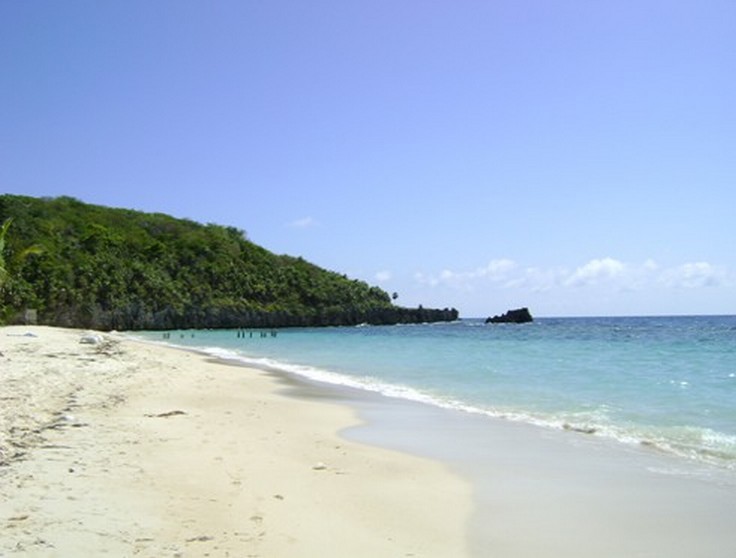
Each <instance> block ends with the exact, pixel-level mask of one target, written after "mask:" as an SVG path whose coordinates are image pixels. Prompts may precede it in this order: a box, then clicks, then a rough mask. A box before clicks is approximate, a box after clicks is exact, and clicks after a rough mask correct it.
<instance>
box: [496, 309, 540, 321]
mask: <svg viewBox="0 0 736 558" xmlns="http://www.w3.org/2000/svg"><path fill="white" fill-rule="evenodd" d="M533 321H534V318H532V315H531V313H530V312H529V308H517V309H516V310H509V311H508V312H506V313H505V314H501V315H500V316H493V317H492V318H487V319H486V323H487V324H525V323H528V322H533Z"/></svg>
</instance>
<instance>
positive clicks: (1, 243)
mask: <svg viewBox="0 0 736 558" xmlns="http://www.w3.org/2000/svg"><path fill="white" fill-rule="evenodd" d="M12 222H13V219H12V218H9V219H6V220H5V222H4V223H3V226H2V227H0V288H2V286H3V285H4V284H5V281H7V279H8V268H7V265H6V264H5V236H6V235H7V234H8V229H9V228H10V224H11V223H12Z"/></svg>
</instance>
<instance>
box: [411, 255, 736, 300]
mask: <svg viewBox="0 0 736 558" xmlns="http://www.w3.org/2000/svg"><path fill="white" fill-rule="evenodd" d="M414 280H415V281H416V283H418V284H420V285H423V286H429V287H438V286H445V287H449V288H452V289H457V290H462V291H474V290H476V289H479V288H488V287H489V286H493V287H495V288H501V289H526V290H530V291H533V292H545V291H549V290H552V289H585V288H589V287H596V286H605V287H606V288H608V289H612V290H617V291H630V290H644V289H647V288H659V289H661V288H663V287H664V288H668V289H699V288H708V287H725V286H732V285H736V278H735V277H734V276H733V274H732V273H731V271H730V270H728V269H726V268H725V267H723V266H718V265H714V264H711V263H708V262H704V261H700V262H687V263H683V264H679V265H675V266H671V267H661V266H660V265H659V264H657V262H656V261H654V260H653V259H648V260H646V261H644V262H643V263H641V264H632V263H627V262H623V261H621V260H618V259H615V258H611V257H603V258H594V259H591V260H589V261H587V262H585V263H583V264H582V265H579V266H578V267H576V268H574V269H569V268H566V267H564V266H558V267H548V268H541V267H534V266H527V267H524V266H522V265H520V264H519V263H517V262H515V261H513V260H510V259H507V258H503V259H496V260H491V261H490V262H489V263H488V264H487V265H485V266H482V267H479V268H476V269H474V270H470V271H464V270H460V271H454V270H450V269H444V270H442V271H441V272H439V273H437V274H427V273H424V272H417V273H415V275H414Z"/></svg>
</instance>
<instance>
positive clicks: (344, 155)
mask: <svg viewBox="0 0 736 558" xmlns="http://www.w3.org/2000/svg"><path fill="white" fill-rule="evenodd" d="M734 29H736V2H734V1H733V0H723V1H719V0H692V1H691V0H681V1H678V0H610V1H609V0H600V1H590V0H557V1H550V0H493V1H492V0H486V1H475V0H452V1H451V0H445V1H439V0H435V1H433V0H422V1H419V0H402V1H400V2H397V1H396V0H353V1H350V0H344V1H343V0H340V1H338V0H331V1H324V0H310V1H308V2H305V1H303V0H293V1H284V0H268V1H255V0H237V1H233V0H220V1H217V2H212V1H205V0H202V1H191V0H176V1H173V0H156V1H150V0H145V1H142V0H126V1H125V2H122V1H120V2H115V1H111V2H98V1H97V0H89V1H81V0H67V1H65V2H58V1H56V0H49V1H46V0H28V1H22V2H21V1H15V0H0V193H12V194H23V195H30V196H60V195H67V196H72V197H75V198H77V199H79V200H82V201H84V202H88V203H94V204H101V205H106V206H113V207H124V208H130V209H137V210H142V211H154V212H162V213H167V214H171V215H174V216H176V217H185V218H189V219H192V220H195V221H198V222H201V223H217V224H222V225H228V226H234V227H237V228H239V229H242V230H244V231H245V232H246V234H247V236H248V238H249V239H250V240H252V241H254V242H256V243H257V244H260V245H261V246H263V247H265V248H267V249H269V250H271V251H273V252H276V253H279V254H290V255H293V256H302V257H304V258H305V259H307V260H309V261H311V262H313V263H315V264H317V265H320V266H322V267H324V268H327V269H330V270H334V271H338V272H340V273H345V274H347V275H348V276H350V277H352V278H357V279H360V280H364V281H367V282H368V283H370V284H372V285H378V286H380V287H382V288H383V289H385V290H386V291H388V292H389V293H394V292H396V293H398V299H397V303H398V304H401V305H405V306H417V305H419V304H421V305H423V306H425V307H440V308H444V307H454V308H457V309H458V310H459V311H460V314H461V316H463V317H485V316H488V315H493V314H498V313H501V312H503V311H505V310H507V309H510V308H516V307H520V306H528V307H529V308H530V310H531V311H532V314H534V315H535V316H600V315H659V314H736V242H735V240H736V33H735V32H734Z"/></svg>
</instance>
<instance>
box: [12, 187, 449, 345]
mask: <svg viewBox="0 0 736 558" xmlns="http://www.w3.org/2000/svg"><path fill="white" fill-rule="evenodd" d="M8 218H12V220H13V221H12V227H11V228H10V229H9V230H8V231H6V232H7V234H6V239H5V244H6V246H5V249H6V252H7V253H6V254H5V255H6V256H7V257H6V258H5V260H4V261H5V262H6V263H7V265H6V267H7V270H6V271H7V274H6V281H5V284H4V286H3V287H0V288H1V289H2V290H1V292H0V308H3V309H4V313H5V317H6V319H8V320H10V321H18V320H20V319H21V316H22V310H23V309H25V308H34V309H37V311H38V321H39V323H44V324H51V325H62V326H71V327H87V328H97V329H119V330H131V329H175V328H205V327H279V326H302V325H304V326H312V325H353V324H358V323H363V322H367V323H372V324H392V323H401V322H422V321H440V320H453V319H457V311H455V310H447V309H445V310H431V309H422V308H419V309H408V308H400V307H396V306H394V305H393V304H392V302H391V297H389V295H388V294H387V293H386V292H384V291H383V290H381V289H380V288H378V287H372V286H369V285H368V284H366V283H364V282H362V281H357V280H351V279H348V278H347V277H345V276H344V275H340V274H338V273H334V272H331V271H326V270H324V269H321V268H319V267H317V266H315V265H313V264H310V263H309V262H306V261H305V260H303V259H302V258H294V257H291V256H279V255H275V254H273V253H271V252H269V251H267V250H265V249H264V248H261V247H259V246H257V245H256V244H254V243H252V242H250V241H249V240H247V239H246V238H245V235H244V233H243V232H242V231H240V230H238V229H235V228H232V227H224V226H220V225H212V224H209V225H202V224H199V223H195V222H193V221H189V220H186V219H176V218H173V217H170V216H167V215H163V214H159V213H155V214H151V213H143V212H139V211H132V210H126V209H112V208H107V207H100V206H95V205H89V204H85V203H82V202H80V201H78V200H75V199H73V198H69V197H60V198H54V199H49V198H43V199H38V198H31V197H25V196H14V195H2V196H0V224H1V223H3V222H4V221H5V220H6V219H8ZM30 246H35V247H38V248H40V249H38V250H34V255H32V256H30V257H28V258H13V254H21V253H28V247H30Z"/></svg>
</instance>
